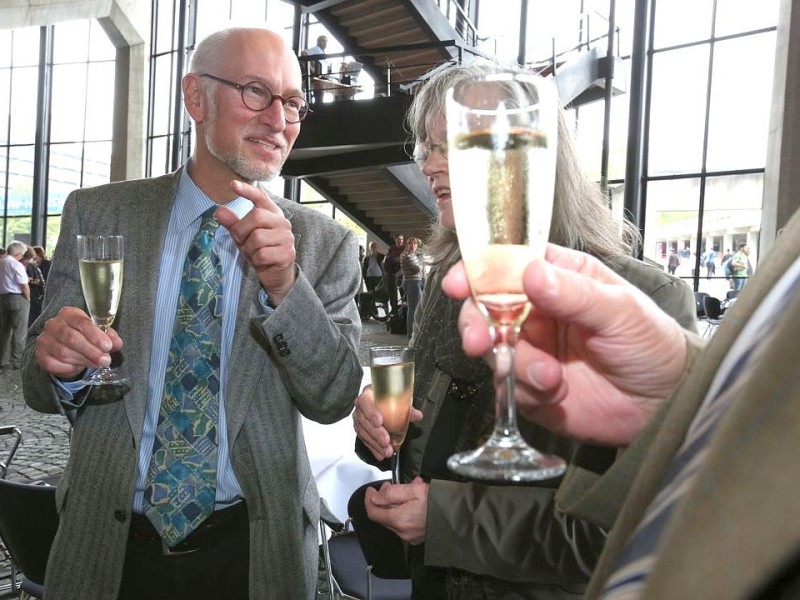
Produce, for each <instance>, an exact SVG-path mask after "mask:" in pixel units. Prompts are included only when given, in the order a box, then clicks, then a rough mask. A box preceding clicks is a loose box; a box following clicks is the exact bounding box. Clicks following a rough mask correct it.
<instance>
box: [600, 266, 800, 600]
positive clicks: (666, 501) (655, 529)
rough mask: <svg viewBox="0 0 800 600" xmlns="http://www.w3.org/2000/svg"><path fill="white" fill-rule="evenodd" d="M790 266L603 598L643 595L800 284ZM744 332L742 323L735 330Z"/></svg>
mask: <svg viewBox="0 0 800 600" xmlns="http://www.w3.org/2000/svg"><path fill="white" fill-rule="evenodd" d="M796 266H797V265H795V267H796ZM792 270H793V271H795V272H794V273H787V277H786V285H785V286H784V287H783V289H782V290H780V291H779V293H780V296H779V298H778V299H777V300H773V299H772V298H770V301H771V302H770V306H771V312H768V313H767V314H766V315H764V316H763V318H762V319H760V320H759V323H758V327H757V328H756V329H755V332H754V333H752V334H750V333H747V338H746V339H748V341H749V344H748V345H747V346H746V347H745V348H744V350H742V351H741V352H739V353H738V356H736V357H735V360H733V361H732V364H730V367H729V368H728V370H727V373H725V375H724V379H723V381H722V382H721V383H720V384H719V385H718V388H717V391H716V393H713V395H711V396H709V397H708V398H706V400H705V401H704V403H703V405H702V406H701V407H700V409H699V410H698V411H697V415H696V416H695V418H694V420H693V421H692V424H691V426H690V427H689V430H688V432H687V433H686V439H685V440H684V442H683V445H682V446H681V448H680V450H679V451H678V453H677V454H676V455H675V458H674V459H673V461H672V463H671V464H670V466H669V468H668V469H667V471H666V473H665V474H664V478H663V480H662V482H661V488H660V490H659V492H658V494H657V495H656V497H655V498H654V499H653V501H652V502H651V503H650V506H648V507H647V511H646V512H645V515H644V519H642V522H641V523H640V524H639V526H638V527H637V528H636V531H634V533H633V535H632V536H631V539H630V540H629V541H628V544H627V546H626V547H625V550H624V551H623V552H622V554H621V555H620V557H619V560H618V561H617V565H616V567H615V569H614V572H613V574H612V575H611V577H610V578H609V579H608V581H607V582H606V585H605V587H604V589H603V594H602V598H603V600H633V599H637V598H641V597H642V596H641V595H642V592H643V590H644V586H645V583H646V582H647V576H648V575H649V574H650V571H651V570H652V568H653V565H654V564H655V561H656V558H657V556H658V547H659V541H660V540H661V537H662V534H663V533H664V530H665V529H666V526H667V524H668V523H669V519H670V516H671V515H672V511H673V509H674V508H675V507H676V506H677V504H678V502H679V501H680V500H681V498H683V496H684V495H685V494H686V492H688V490H689V489H690V488H691V486H692V483H693V482H694V479H695V477H696V476H697V473H698V471H699V470H700V468H701V467H702V466H703V464H704V462H705V457H706V454H707V453H708V441H709V439H710V437H711V436H712V434H713V433H714V431H715V429H716V426H717V424H718V423H719V421H720V419H721V418H722V417H723V416H724V414H725V412H726V409H727V407H728V406H729V405H730V404H731V402H732V401H733V400H734V399H736V398H737V397H738V396H739V392H740V391H741V389H742V387H743V386H744V385H745V384H746V382H747V380H748V375H749V374H750V373H751V372H752V369H753V367H754V366H755V365H757V364H758V362H759V360H760V357H761V355H762V353H763V350H764V348H765V347H766V346H767V343H766V342H767V341H768V340H769V339H770V337H771V335H770V334H771V333H773V332H774V331H775V330H776V327H777V322H778V320H779V318H780V317H782V316H783V314H784V313H783V307H785V306H786V302H787V300H788V299H789V298H791V297H792V296H793V295H794V294H796V293H797V292H798V288H800V277H799V276H798V273H797V269H796V268H793V269H792ZM792 277H793V278H792ZM781 283H783V282H781ZM776 287H777V286H776ZM745 334H746V329H745V330H743V331H742V332H741V333H740V334H739V335H740V336H744V335H745Z"/></svg>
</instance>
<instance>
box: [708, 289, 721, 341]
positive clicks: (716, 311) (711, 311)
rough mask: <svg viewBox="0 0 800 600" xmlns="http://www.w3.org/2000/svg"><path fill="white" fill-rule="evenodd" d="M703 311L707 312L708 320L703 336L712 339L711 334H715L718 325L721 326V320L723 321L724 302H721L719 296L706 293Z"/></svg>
mask: <svg viewBox="0 0 800 600" xmlns="http://www.w3.org/2000/svg"><path fill="white" fill-rule="evenodd" d="M703 312H704V313H705V322H706V328H705V330H704V331H703V337H704V338H706V339H711V336H713V335H714V332H715V331H716V330H717V327H719V324H720V321H722V302H720V300H719V298H715V297H714V296H709V295H708V294H706V297H705V298H704V299H703Z"/></svg>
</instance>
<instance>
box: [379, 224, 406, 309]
mask: <svg viewBox="0 0 800 600" xmlns="http://www.w3.org/2000/svg"><path fill="white" fill-rule="evenodd" d="M405 239H406V238H405V236H404V235H403V234H402V233H396V234H395V235H394V245H393V246H389V250H388V251H387V252H386V256H385V257H384V259H383V278H384V289H385V290H386V295H387V296H389V306H390V307H391V312H392V313H397V308H398V306H399V300H398V289H397V284H398V279H399V278H400V277H401V276H402V271H401V270H400V269H401V264H400V256H401V255H402V254H403V252H404V251H405V249H406V243H405Z"/></svg>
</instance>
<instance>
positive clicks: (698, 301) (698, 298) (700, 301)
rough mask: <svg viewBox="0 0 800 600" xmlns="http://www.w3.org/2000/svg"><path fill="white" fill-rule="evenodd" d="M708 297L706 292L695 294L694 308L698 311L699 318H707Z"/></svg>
mask: <svg viewBox="0 0 800 600" xmlns="http://www.w3.org/2000/svg"><path fill="white" fill-rule="evenodd" d="M707 296H708V294H707V293H706V292H695V293H694V306H695V309H696V310H697V316H698V317H705V316H706V308H705V298H706V297H707Z"/></svg>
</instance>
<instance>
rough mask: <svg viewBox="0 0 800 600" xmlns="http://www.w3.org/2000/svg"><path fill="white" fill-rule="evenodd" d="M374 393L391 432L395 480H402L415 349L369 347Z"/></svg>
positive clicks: (393, 475) (393, 481)
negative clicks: (402, 461)
mask: <svg viewBox="0 0 800 600" xmlns="http://www.w3.org/2000/svg"><path fill="white" fill-rule="evenodd" d="M369 368H370V374H371V376H372V394H373V396H374V398H375V404H376V405H377V407H378V410H379V411H381V415H383V426H384V427H385V428H386V431H388V432H389V438H390V441H391V444H392V448H393V450H394V452H393V453H392V483H398V482H399V481H400V446H402V445H403V442H404V441H405V439H406V432H407V431H408V418H409V417H410V416H411V405H412V400H413V397H414V349H413V348H409V347H407V346H376V347H373V348H370V349H369Z"/></svg>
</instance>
